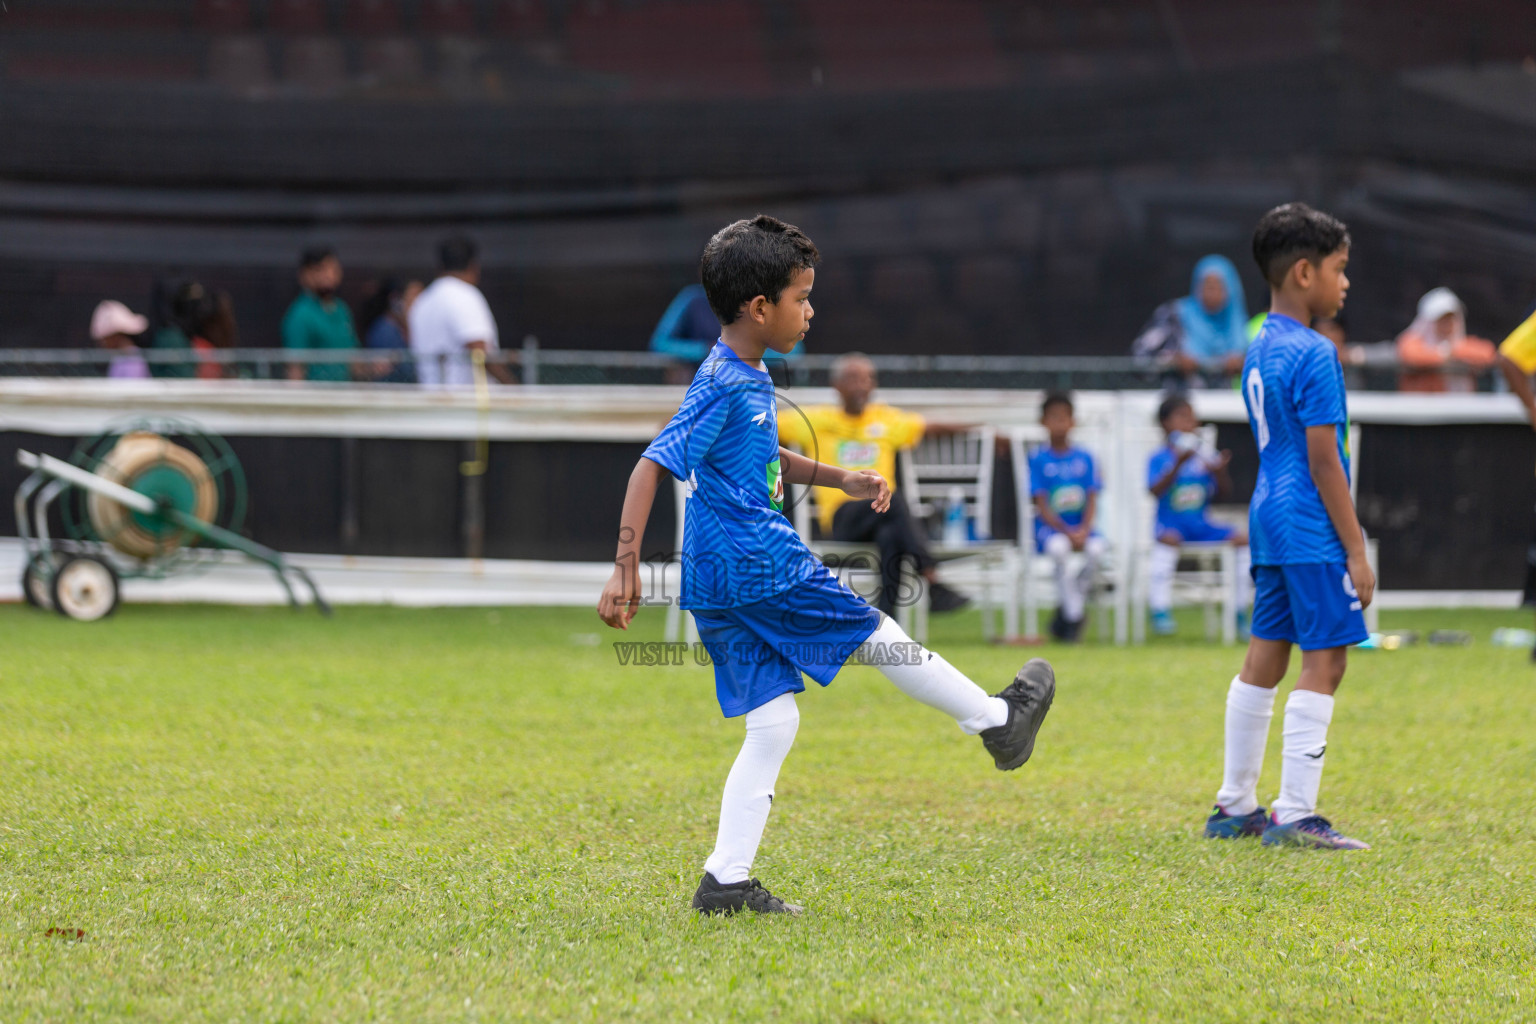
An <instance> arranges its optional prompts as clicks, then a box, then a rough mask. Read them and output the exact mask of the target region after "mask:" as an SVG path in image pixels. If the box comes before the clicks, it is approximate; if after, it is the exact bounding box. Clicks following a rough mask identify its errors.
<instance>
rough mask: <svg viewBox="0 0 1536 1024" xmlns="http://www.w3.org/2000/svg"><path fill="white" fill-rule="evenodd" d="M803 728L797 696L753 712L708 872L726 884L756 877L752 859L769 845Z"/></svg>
mask: <svg viewBox="0 0 1536 1024" xmlns="http://www.w3.org/2000/svg"><path fill="white" fill-rule="evenodd" d="M799 728H800V709H799V708H797V707H795V695H794V694H792V693H786V694H782V695H780V696H778V697H775V698H774V699H773V700H771V701H769V702H768V703H767V704H764V705H763V706H762V707H760V708H754V709H752V710H751V711H748V712H747V738H746V740H744V741H743V742H742V744H741V753H739V754H737V755H736V763H735V764H733V765H731V774H730V775H729V776H727V777H726V780H725V795H724V796H722V797H721V798H720V829H719V831H718V832H717V833H716V835H715V852H713V853H711V854H710V855H709V859H708V860H706V861H705V862H704V870H705V871H708V872H709V873H710V874H712V875H714V876H715V881H717V882H720V883H721V884H722V885H733V884H735V883H737V882H745V881H746V880H747V879H748V878H749V877H751V874H752V860H753V858H755V857H756V856H757V846H758V844H759V843H761V842H762V841H763V827H764V826H765V825H767V824H768V812H769V811H770V810H772V809H773V787H774V784H775V783H777V782H778V781H779V767H780V766H781V765H782V764H783V763H784V758H785V757H786V756H788V754H789V748H790V745H791V744H793V743H794V742H795V731H796V730H797V729H799Z"/></svg>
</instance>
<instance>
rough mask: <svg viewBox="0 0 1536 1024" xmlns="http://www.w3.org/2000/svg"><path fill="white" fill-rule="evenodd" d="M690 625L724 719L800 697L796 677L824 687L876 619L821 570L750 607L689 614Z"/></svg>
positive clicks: (876, 623) (872, 611) (877, 624)
mask: <svg viewBox="0 0 1536 1024" xmlns="http://www.w3.org/2000/svg"><path fill="white" fill-rule="evenodd" d="M693 619H694V622H696V623H697V624H698V627H699V640H700V641H701V642H702V643H703V644H704V647H705V649H706V650H707V651H708V652H709V658H710V661H711V662H713V663H714V666H715V696H716V698H718V699H719V701H720V711H721V712H722V713H723V714H724V715H725V717H726V718H735V717H736V716H737V715H744V714H746V713H747V712H748V711H751V710H752V709H753V708H759V707H762V706H763V705H764V704H766V703H768V702H769V701H771V700H773V699H774V698H775V697H778V696H780V695H781V694H785V693H801V692H803V691H804V690H805V683H804V682H803V681H802V680H801V678H800V673H802V672H803V673H805V674H806V675H808V676H810V677H811V678H812V679H814V680H816V682H818V683H820V684H821V685H822V686H826V685H827V684H828V683H830V682H831V681H832V680H833V678H834V677H836V675H837V673H838V670H839V669H841V668H842V667H843V662H845V661H847V660H848V658H849V656H850V655H852V654H853V652H854V651H855V650H857V649H858V647H859V645H860V644H862V643H863V642H864V641H865V640H868V639H869V635H870V634H871V633H873V632H874V631H875V630H876V629H878V628H879V627H880V613H879V612H878V611H876V610H875V609H874V608H873V607H871V606H870V604H869V602H867V601H865V600H864V599H863V598H862V597H860V596H859V595H857V594H855V593H854V592H853V591H852V590H849V589H848V588H847V587H845V586H844V585H843V584H842V583H840V582H838V579H837V576H836V575H835V574H833V572H832V571H831V570H830V569H828V568H826V567H825V566H818V567H817V568H816V569H815V570H813V571H812V572H811V575H810V576H808V577H806V578H805V579H804V580H802V581H801V582H799V583H796V584H795V585H794V586H792V587H790V588H789V589H788V590H784V591H781V592H780V593H777V594H774V595H773V596H772V597H769V598H766V599H764V600H762V601H759V602H757V603H755V604H748V605H741V606H739V607H736V608H712V609H697V608H696V609H694V611H693Z"/></svg>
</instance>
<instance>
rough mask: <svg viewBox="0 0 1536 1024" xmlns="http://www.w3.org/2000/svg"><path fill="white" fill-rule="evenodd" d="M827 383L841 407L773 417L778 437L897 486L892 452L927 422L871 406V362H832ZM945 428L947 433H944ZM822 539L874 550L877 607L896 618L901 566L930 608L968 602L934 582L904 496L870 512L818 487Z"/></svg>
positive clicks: (850, 358)
mask: <svg viewBox="0 0 1536 1024" xmlns="http://www.w3.org/2000/svg"><path fill="white" fill-rule="evenodd" d="M832 386H833V387H834V388H835V389H836V390H837V394H838V397H839V398H840V399H841V405H818V406H809V407H807V408H804V409H801V410H798V411H792V412H785V413H783V414H782V415H780V416H779V439H780V440H781V441H782V442H783V443H784V444H787V445H791V444H792V445H796V446H798V447H799V448H800V450H801V451H803V452H805V454H806V455H808V456H809V457H811V458H813V459H815V460H817V461H818V462H825V463H828V464H830V465H833V466H837V467H839V468H840V469H873V470H875V471H877V472H878V473H879V474H880V475H881V476H882V477H884V478H885V479H886V480H889V481H890V482H891V486H892V488H893V490H894V488H895V485H896V453H897V452H899V451H901V450H902V449H905V448H911V447H912V446H913V445H915V444H917V442H919V441H921V440H922V439H923V432H924V430H925V429H926V424H925V423H924V422H923V418H922V417H921V416H919V415H917V414H916V413H909V412H902V411H901V410H900V409H897V408H894V407H892V406H889V405H885V404H884V403H881V402H871V401H870V396H871V395H873V394H874V391H875V386H876V378H875V364H874V363H872V362H870V360H869V358H868V357H867V356H864V355H861V354H859V353H857V352H854V353H849V354H848V355H845V356H842V357H840V358H839V359H837V360H836V361H835V362H834V363H833V364H832ZM946 429H948V428H946ZM816 504H817V507H818V508H819V510H820V516H819V518H820V525H821V533H822V536H824V537H828V538H830V539H832V540H836V541H846V542H851V543H860V544H865V543H871V542H873V543H874V544H875V546H876V547H878V548H879V549H880V600H879V602H878V604H879V607H880V610H881V611H883V612H885V613H886V614H887V615H893V614H895V610H896V603H897V601H898V599H899V595H900V593H901V569H902V563H903V562H910V563H912V564H913V565H915V567H916V569H917V571H918V572H919V573H920V574H922V576H923V578H924V579H926V580H927V582H928V599H929V607H930V608H931V609H932V610H933V611H936V612H948V611H955V610H956V609H959V608H963V607H965V605H966V604H967V603H968V601H967V599H966V598H965V597H964V596H963V595H961V594H959V593H956V592H955V591H954V590H951V589H950V588H949V587H946V586H945V585H944V584H942V583H939V582H937V581H935V579H934V567H935V565H936V563H935V561H934V558H933V555H932V553H931V552H930V551H929V549H928V538H927V535H926V532H925V529H924V526H923V524H922V523H920V522H918V521H917V520H916V519H915V518H914V517H913V515H912V511H911V509H910V508H908V507H907V503H906V501H904V500H903V499H902V496H901V492H900V491H895V492H894V493H893V494H892V495H891V507H890V509H889V511H887V512H885V513H883V514H882V513H878V512H875V511H874V510H873V509H872V508H870V504H869V502H867V501H850V500H848V496H847V495H846V494H844V493H843V492H842V491H839V490H838V489H836V488H834V487H817V488H816Z"/></svg>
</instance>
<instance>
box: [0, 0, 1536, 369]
mask: <svg viewBox="0 0 1536 1024" xmlns="http://www.w3.org/2000/svg"><path fill="white" fill-rule="evenodd" d="M8 11H9V13H0V28H3V30H0V345H7V346H39V345H42V346H47V345H64V344H70V345H72V344H80V343H82V341H83V335H82V334H81V331H82V330H83V326H82V325H83V323H84V320H83V318H82V315H81V313H80V309H82V308H84V309H86V310H87V311H88V309H89V305H90V303H92V302H93V301H94V300H95V299H96V298H99V297H100V294H99V292H100V289H99V288H97V286H96V285H85V284H82V283H81V282H83V281H88V280H89V281H98V280H106V279H110V280H125V281H126V280H133V281H139V282H141V283H142V282H147V281H148V280H149V279H150V278H151V277H152V275H153V274H155V273H158V272H163V271H165V270H167V269H169V268H171V267H183V268H188V267H190V268H196V269H197V272H198V273H199V275H200V276H202V277H204V278H205V279H206V280H208V281H209V282H210V283H211V284H213V285H216V286H218V287H225V288H228V289H229V290H231V291H232V292H233V293H234V294H235V296H236V299H237V302H238V305H239V309H240V315H241V325H242V330H243V331H244V332H245V336H246V337H247V338H248V339H249V340H250V341H251V342H252V343H264V342H267V341H270V340H271V339H272V338H274V337H275V329H276V318H277V316H278V315H279V314H280V312H281V308H282V306H283V305H284V304H285V301H286V299H287V297H288V294H289V292H290V290H291V288H292V280H291V278H292V274H291V263H292V259H293V251H294V250H296V248H297V247H298V246H299V245H300V244H302V243H304V242H306V241H311V240H315V239H321V238H323V239H327V240H331V241H335V242H336V243H337V244H338V245H340V246H342V248H343V251H344V254H345V258H346V259H347V260H348V263H349V266H351V267H352V268H353V269H354V278H355V280H357V281H358V282H361V281H363V280H364V279H365V278H366V277H367V276H368V275H370V274H376V273H384V272H391V271H405V270H414V269H417V268H421V267H423V266H425V265H426V264H427V263H428V262H429V260H430V245H431V241H432V238H433V237H434V236H435V234H436V233H438V232H439V231H440V230H441V226H442V225H444V224H452V225H458V226H464V227H466V228H469V229H471V230H473V231H474V232H475V233H476V234H477V235H478V236H480V237H481V238H482V239H483V240H484V241H485V243H486V258H487V264H488V266H487V275H488V276H487V293H488V294H489V295H490V297H491V300H492V302H493V305H494V306H495V307H496V309H497V312H498V316H502V317H503V318H504V320H505V321H506V322H507V323H508V324H510V325H514V326H513V327H512V328H511V330H514V331H516V332H518V333H521V332H523V331H531V332H533V333H536V334H538V335H539V336H540V337H541V339H542V340H543V342H544V344H545V345H546V346H548V347H552V348H562V347H563V348H624V347H634V348H640V347H642V346H643V339H644V338H645V337H646V336H647V335H648V333H649V331H650V328H651V326H652V324H653V323H654V320H655V317H656V316H657V315H658V314H659V311H660V309H661V308H662V307H663V306H664V305H665V304H666V301H667V299H668V298H669V297H670V296H671V295H672V294H673V293H674V292H675V291H676V289H677V288H678V287H680V286H681V285H682V284H683V283H686V282H687V281H688V280H689V279H690V278H691V276H692V274H693V267H692V265H693V262H694V260H695V259H696V256H697V250H698V246H699V244H700V243H701V241H702V239H703V238H704V237H705V236H706V235H707V233H708V231H709V230H710V228H711V227H712V226H717V225H718V222H719V221H720V220H722V219H724V218H727V217H732V216H739V215H742V214H749V213H753V212H756V210H758V209H771V210H775V211H779V212H783V213H785V214H786V215H790V216H793V217H797V218H800V219H801V220H802V221H804V223H805V226H806V227H807V228H809V229H813V231H814V233H815V235H816V237H817V239H818V241H819V242H821V243H822V245H823V247H824V249H825V250H826V251H827V253H828V256H829V263H828V265H827V266H826V271H825V273H823V274H822V276H821V280H820V282H819V283H818V301H819V303H821V305H822V309H823V313H824V314H825V315H824V316H823V319H822V320H821V321H820V323H819V324H818V330H817V332H816V336H815V338H814V339H813V344H814V345H818V346H821V347H822V351H831V350H835V349H838V348H845V347H862V348H868V349H871V350H873V351H920V350H922V347H923V346H926V345H931V344H936V343H937V342H936V341H935V339H941V340H942V342H943V344H944V345H945V346H946V347H947V349H948V350H951V351H956V352H978V353H979V352H1042V353H1060V352H1079V353H1105V354H1108V353H1123V352H1124V351H1125V347H1126V345H1128V343H1129V340H1130V338H1131V336H1132V335H1133V334H1134V333H1135V331H1136V329H1137V328H1138V327H1139V326H1140V323H1141V321H1142V319H1143V318H1144V317H1145V316H1146V314H1147V312H1148V310H1149V309H1150V308H1151V307H1152V306H1153V305H1155V304H1156V303H1157V302H1159V301H1161V300H1163V299H1165V298H1167V297H1168V296H1169V295H1172V294H1178V292H1179V291H1180V290H1181V289H1182V288H1183V287H1185V285H1186V283H1187V282H1185V280H1184V277H1185V274H1186V273H1187V268H1188V266H1189V264H1190V263H1191V261H1192V260H1193V259H1194V258H1197V257H1198V256H1199V255H1201V254H1203V253H1204V252H1207V251H1221V252H1225V253H1227V254H1228V255H1231V256H1234V257H1237V258H1239V259H1240V260H1241V257H1242V253H1243V247H1244V238H1245V233H1246V231H1247V229H1248V227H1249V226H1250V225H1251V222H1252V220H1253V218H1254V217H1255V216H1256V214H1257V212H1258V211H1260V210H1262V209H1263V207H1264V204H1267V203H1270V202H1275V201H1280V200H1282V199H1286V198H1294V197H1296V196H1302V197H1305V198H1309V199H1312V200H1313V201H1316V202H1319V203H1322V204H1325V205H1330V206H1333V207H1335V208H1336V209H1338V210H1339V211H1340V212H1341V213H1343V214H1344V215H1346V216H1348V217H1349V218H1350V219H1351V222H1352V224H1353V226H1354V227H1355V229H1356V238H1357V240H1358V241H1359V242H1360V244H1361V246H1362V252H1365V251H1366V250H1367V248H1369V250H1370V252H1371V259H1370V260H1364V259H1362V260H1361V262H1360V264H1359V267H1358V275H1359V277H1358V278H1357V286H1356V290H1355V293H1356V296H1357V299H1356V300H1354V301H1353V302H1352V309H1351V329H1352V331H1354V332H1356V333H1357V334H1360V335H1362V336H1367V337H1368V336H1371V335H1373V334H1376V335H1379V336H1382V337H1386V336H1388V335H1389V334H1390V333H1391V332H1393V331H1395V330H1396V329H1397V328H1398V327H1400V326H1401V324H1400V323H1399V322H1398V321H1399V320H1400V316H1401V308H1400V306H1401V303H1402V302H1403V301H1404V300H1403V298H1402V296H1403V294H1405V293H1407V294H1409V295H1410V297H1411V296H1412V295H1417V294H1419V293H1420V292H1422V291H1423V290H1424V289H1425V288H1426V287H1428V286H1429V284H1438V283H1442V281H1441V280H1440V279H1441V278H1442V277H1443V278H1444V279H1445V280H1448V281H1451V282H1452V283H1454V284H1455V286H1456V287H1457V288H1458V291H1462V292H1463V293H1464V294H1471V295H1473V296H1475V299H1476V307H1477V308H1478V309H1480V310H1484V311H1487V315H1489V316H1490V317H1492V318H1493V321H1494V322H1492V323H1488V324H1473V325H1471V326H1472V327H1473V328H1474V329H1477V330H1481V331H1483V332H1486V333H1489V334H1496V333H1497V332H1498V330H1499V329H1500V326H1501V325H1502V324H1503V322H1504V321H1505V320H1507V319H1509V318H1512V317H1515V316H1516V315H1517V314H1519V313H1520V312H1521V311H1523V309H1524V308H1525V307H1526V306H1527V305H1528V304H1529V302H1530V300H1531V295H1530V294H1529V291H1530V285H1529V282H1530V281H1531V280H1532V279H1536V252H1533V251H1532V250H1533V248H1536V245H1533V243H1530V242H1529V241H1528V239H1529V238H1531V237H1536V230H1532V229H1536V225H1532V224H1530V223H1529V221H1530V220H1531V217H1530V214H1529V210H1530V209H1533V208H1536V199H1533V198H1532V195H1533V194H1532V191H1531V189H1532V186H1531V185H1530V182H1529V168H1530V167H1531V166H1536V119H1532V118H1531V117H1530V116H1529V115H1528V113H1527V111H1528V109H1529V101H1528V98H1527V96H1528V91H1529V90H1528V85H1529V77H1528V76H1527V74H1526V73H1525V72H1523V71H1521V70H1520V68H1521V66H1522V64H1521V62H1522V61H1523V60H1524V59H1525V58H1526V57H1527V56H1529V54H1528V53H1527V50H1528V49H1530V48H1531V43H1530V42H1529V41H1530V40H1531V39H1533V38H1536V5H1532V4H1530V3H1527V2H1521V0H1468V2H1466V3H1464V4H1458V5H1456V6H1455V9H1454V10H1450V9H1448V8H1446V7H1445V5H1443V4H1436V3H1433V2H1431V0H1401V2H1397V3H1392V2H1389V0H1302V2H1300V3H1298V4H1288V5H1280V4H1262V5H1257V4H1229V3H1221V2H1217V0H1165V2H1151V0H1088V2H1085V3H1081V4H1046V3H1017V2H1005V0H136V2H131V3H130V2H127V0H47V2H46V3H42V2H35V0H34V2H29V3H25V4H16V3H13V4H10V5H9V8H8ZM1277 83H1280V84H1281V85H1282V86H1283V87H1278V86H1277ZM1522 90H1524V91H1522ZM1501 225H1502V226H1501ZM1510 225H1513V227H1510ZM1431 260H1433V263H1434V267H1435V269H1436V270H1437V273H1433V274H1432V273H1430V261H1431ZM1240 265H1243V266H1245V267H1246V261H1241V262H1240ZM1244 272H1245V273H1246V270H1245V271H1244ZM1431 278H1435V280H1433V281H1431V280H1430V279H1431ZM1469 279H1470V283H1469ZM1426 282H1428V283H1426ZM1249 287H1250V289H1251V290H1252V292H1253V293H1254V294H1257V293H1258V292H1259V291H1260V289H1259V287H1258V282H1257V281H1256V280H1250V281H1249ZM121 297H123V298H127V299H132V298H134V296H133V295H132V294H127V293H124V294H123V295H122V296H121ZM140 304H142V302H141V303H140ZM834 314H835V315H834Z"/></svg>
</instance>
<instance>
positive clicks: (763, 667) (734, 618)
mask: <svg viewBox="0 0 1536 1024" xmlns="http://www.w3.org/2000/svg"><path fill="white" fill-rule="evenodd" d="M644 454H645V457H646V458H648V459H650V460H651V461H652V462H655V463H657V464H659V465H661V466H662V467H664V468H665V469H666V470H667V471H668V472H670V473H671V474H672V475H673V476H675V477H677V478H678V479H679V480H682V481H685V482H686V483H687V484H688V486H689V488H690V491H691V496H690V498H689V500H688V506H687V511H686V513H685V516H684V520H683V551H682V560H683V589H682V596H681V599H680V601H679V603H680V604H681V606H682V607H684V608H688V609H691V610H692V611H693V617H694V621H695V622H696V623H697V624H698V627H699V639H700V640H701V641H703V643H704V645H705V648H706V649H707V650H708V651H709V654H710V658H711V660H712V661H713V662H714V666H715V695H716V697H717V698H718V699H719V701H720V710H721V711H722V712H723V713H724V714H725V717H727V718H734V717H736V716H737V715H744V714H746V713H747V712H748V711H751V710H753V709H754V708H757V707H761V706H762V705H764V704H766V703H768V702H769V701H770V700H773V699H774V698H775V697H778V696H780V695H782V694H785V693H800V692H802V691H804V689H805V683H804V682H803V681H802V680H801V678H800V674H801V673H802V672H804V673H805V674H806V675H808V676H810V677H811V678H812V679H814V680H816V682H818V683H820V684H821V685H822V686H826V685H827V684H828V683H830V682H831V681H832V679H833V677H835V676H836V675H837V673H838V670H839V669H840V668H841V667H842V665H843V662H844V661H846V660H847V659H848V657H849V655H851V654H852V653H853V652H854V651H855V650H856V649H857V648H858V647H859V645H860V644H862V643H863V642H864V641H865V640H867V639H868V638H869V635H870V634H871V633H873V632H874V631H875V630H876V629H877V628H878V627H879V625H880V621H881V618H880V613H879V612H878V611H876V610H875V609H874V608H873V607H871V606H870V605H869V603H868V602H866V601H865V600H864V599H863V598H861V597H859V596H858V595H857V594H855V593H854V592H853V591H851V590H849V589H848V588H847V587H846V586H844V585H843V584H841V583H840V582H838V579H837V577H836V576H835V575H834V574H833V573H832V572H831V571H830V570H829V569H827V568H826V567H825V566H824V565H822V564H821V561H820V560H819V559H818V558H817V557H816V556H815V555H814V554H813V553H812V552H811V551H810V549H809V548H807V547H806V546H805V543H804V542H803V541H802V540H801V539H800V535H799V534H798V533H796V532H795V529H794V527H793V526H791V525H790V522H789V520H788V519H786V518H785V516H784V512H783V509H784V481H783V478H782V476H781V475H780V465H779V427H778V409H777V402H776V398H775V395H774V389H773V379H772V378H771V377H770V376H769V375H768V373H767V372H766V371H764V370H758V369H755V368H753V367H751V366H748V365H747V364H746V363H745V362H743V361H742V360H741V357H739V356H738V355H736V353H735V352H733V351H731V349H730V348H729V347H728V346H726V345H725V344H724V343H723V342H719V343H716V345H715V346H714V348H713V349H711V350H710V353H709V356H708V358H706V359H705V361H704V363H703V365H701V366H700V367H699V369H698V372H697V373H696V374H695V375H694V378H693V383H692V384H691V385H690V386H689V388H688V393H687V395H686V396H685V397H684V398H683V402H682V405H681V406H680V407H679V408H678V410H677V413H676V415H674V416H673V417H672V419H671V421H670V422H668V423H667V425H666V426H665V427H664V428H662V431H661V433H660V434H658V435H657V436H656V439H655V440H654V441H652V442H651V444H650V446H649V447H648V448H646V450H645V453H644Z"/></svg>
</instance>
